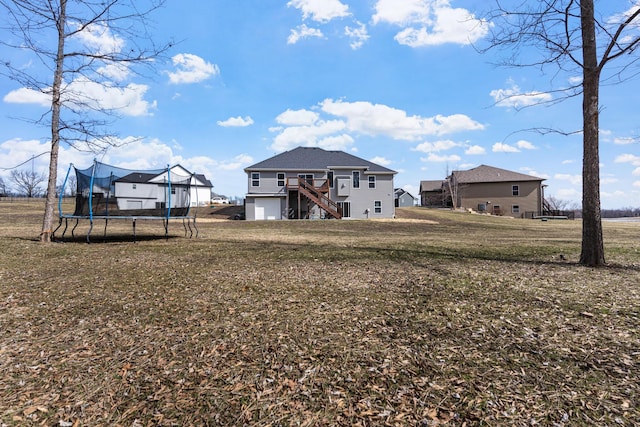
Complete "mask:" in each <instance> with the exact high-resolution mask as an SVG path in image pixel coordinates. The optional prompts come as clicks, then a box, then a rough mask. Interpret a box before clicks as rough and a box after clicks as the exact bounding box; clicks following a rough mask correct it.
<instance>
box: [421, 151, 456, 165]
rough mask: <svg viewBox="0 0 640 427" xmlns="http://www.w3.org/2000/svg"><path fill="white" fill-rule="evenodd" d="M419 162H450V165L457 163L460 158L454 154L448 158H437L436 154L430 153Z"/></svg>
mask: <svg viewBox="0 0 640 427" xmlns="http://www.w3.org/2000/svg"><path fill="white" fill-rule="evenodd" d="M420 160H422V161H423V162H439V163H443V162H451V163H455V162H459V161H460V160H462V159H461V158H460V156H458V155H456V154H451V155H449V156H439V155H437V154H433V153H431V154H429V156H428V157H426V158H424V157H421V158H420Z"/></svg>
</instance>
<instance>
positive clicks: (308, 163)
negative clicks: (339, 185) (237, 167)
mask: <svg viewBox="0 0 640 427" xmlns="http://www.w3.org/2000/svg"><path fill="white" fill-rule="evenodd" d="M336 168H337V169H339V168H345V169H348V168H357V169H363V168H364V169H367V171H368V172H376V173H388V174H395V173H397V172H396V171H393V170H391V169H388V168H385V167H384V166H380V165H378V164H376V163H373V162H370V161H368V160H364V159H361V158H360V157H356V156H354V155H351V154H348V153H345V152H344V151H328V150H323V149H322V148H318V147H298V148H294V149H293V150H290V151H285V152H284V153H280V154H278V155H275V156H273V157H271V158H268V159H266V160H263V161H261V162H258V163H256V164H254V165H252V166H249V167H247V168H246V169H245V172H249V171H258V170H275V171H284V170H296V171H305V170H307V171H311V170H327V169H336Z"/></svg>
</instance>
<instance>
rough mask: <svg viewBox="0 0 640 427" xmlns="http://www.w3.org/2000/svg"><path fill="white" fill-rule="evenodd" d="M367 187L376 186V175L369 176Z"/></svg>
mask: <svg viewBox="0 0 640 427" xmlns="http://www.w3.org/2000/svg"><path fill="white" fill-rule="evenodd" d="M369 188H376V177H375V175H370V176H369Z"/></svg>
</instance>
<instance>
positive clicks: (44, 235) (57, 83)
mask: <svg viewBox="0 0 640 427" xmlns="http://www.w3.org/2000/svg"><path fill="white" fill-rule="evenodd" d="M66 9H67V0H61V1H60V10H59V15H58V17H57V19H56V25H57V27H58V50H57V54H56V71H55V74H54V76H53V87H52V93H51V155H50V160H49V181H48V184H47V195H46V201H45V206H44V219H43V221H42V232H41V233H40V241H41V242H51V236H52V235H53V212H54V209H55V205H56V184H57V181H58V151H59V148H60V109H61V105H62V101H61V94H60V91H61V87H62V70H63V66H64V41H65V25H66V19H67V16H66Z"/></svg>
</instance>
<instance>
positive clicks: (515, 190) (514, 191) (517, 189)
mask: <svg viewBox="0 0 640 427" xmlns="http://www.w3.org/2000/svg"><path fill="white" fill-rule="evenodd" d="M511 194H512V195H514V196H519V195H520V186H518V185H512V186H511Z"/></svg>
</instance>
